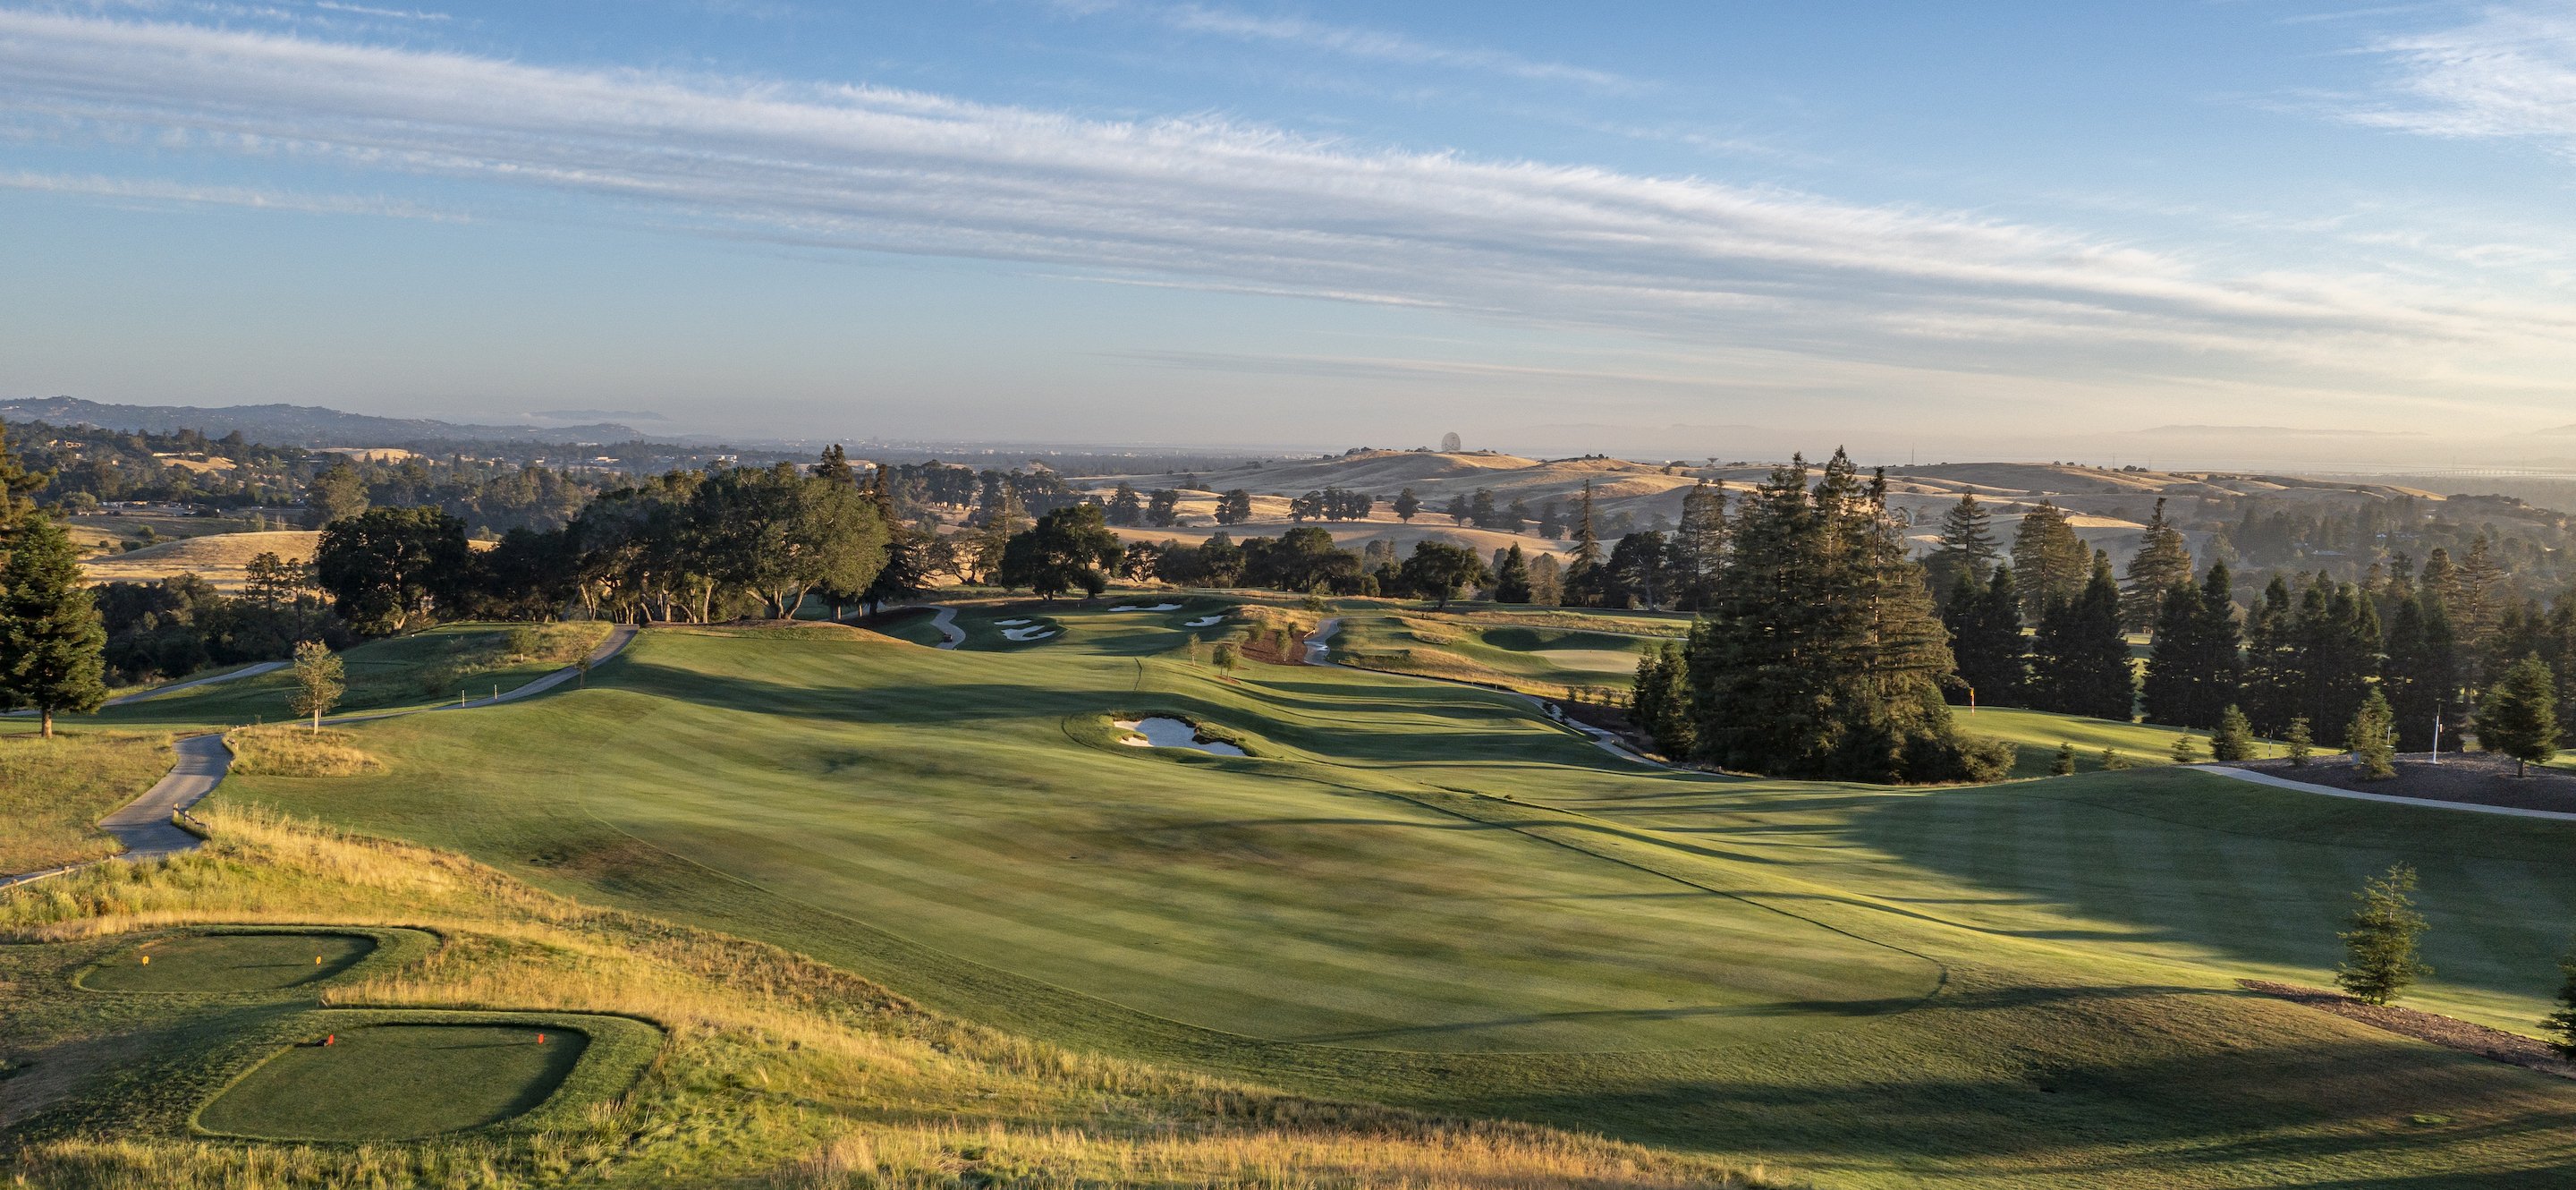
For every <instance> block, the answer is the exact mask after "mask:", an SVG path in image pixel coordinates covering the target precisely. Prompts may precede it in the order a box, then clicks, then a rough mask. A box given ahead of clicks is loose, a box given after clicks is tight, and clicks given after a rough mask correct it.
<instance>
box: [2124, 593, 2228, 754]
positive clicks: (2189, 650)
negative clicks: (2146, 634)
mask: <svg viewBox="0 0 2576 1190" xmlns="http://www.w3.org/2000/svg"><path fill="white" fill-rule="evenodd" d="M2238 643H2239V636H2238V630H2237V627H2236V600H2235V596H2234V594H2233V591H2232V590H2231V581H2230V578H2229V575H2228V571H2227V564H2226V563H2224V562H2220V563H2213V564H2212V565H2211V566H2210V568H2209V574H2208V575H2207V576H2206V577H2205V578H2204V579H2203V580H2202V582H2201V585H2200V587H2199V588H2198V589H2196V590H2195V589H2194V588H2192V587H2190V586H2189V585H2184V586H2178V587H2175V588H2174V589H2173V591H2172V592H2171V593H2170V594H2169V595H2168V596H2167V597H2166V598H2165V599H2163V600H2162V601H2160V604H2159V606H2158V608H2157V611H2156V632H2155V643H2154V644H2153V646H2152V647H2151V649H2150V652H2149V654H2148V658H2147V674H2146V681H2145V683H2144V684H2143V691H2142V692H2143V694H2144V697H2145V702H2146V712H2147V720H2148V721H2149V722H2151V723H2170V724H2173V725H2175V726H2178V727H2201V728H2208V727H2215V726H2217V725H2218V718H2219V714H2220V712H2222V711H2224V710H2225V709H2226V708H2228V707H2230V706H2233V705H2235V704H2236V703H2237V701H2238V700H2239V699H2240V698H2241V697H2242V696H2243V691H2242V689H2241V687H2242V685H2243V681H2244V677H2243V665H2244V662H2243V659H2242V657H2241V656H2240V655H2239V652H2238Z"/></svg>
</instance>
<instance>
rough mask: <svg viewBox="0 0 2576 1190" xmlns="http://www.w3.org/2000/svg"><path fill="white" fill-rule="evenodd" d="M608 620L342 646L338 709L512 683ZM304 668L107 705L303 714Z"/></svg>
mask: <svg viewBox="0 0 2576 1190" xmlns="http://www.w3.org/2000/svg"><path fill="white" fill-rule="evenodd" d="M608 631H609V626H608V625H607V624H605V623H602V622H597V621H591V622H579V623H558V624H540V625H498V624H449V625H442V626H440V627H437V628H431V629H428V630H426V631H422V632H415V633H411V634H409V635H406V636H396V637H388V638H386V639H384V640H376V641H369V642H367V643H365V644H362V645H358V646H356V647H354V648H350V649H348V650H346V651H344V652H342V653H341V654H340V659H341V664H342V666H343V667H344V669H345V671H346V673H347V681H348V691H347V693H346V694H345V695H344V696H343V697H342V698H341V700H340V702H339V705H338V706H337V707H335V708H334V709H333V713H334V714H343V713H347V712H352V711H373V710H388V709H392V708H397V707H409V706H427V705H435V704H437V703H443V702H454V701H456V700H457V698H458V696H459V695H460V694H462V695H470V696H472V697H476V698H480V697H484V696H486V695H489V694H490V693H491V692H492V691H493V690H494V689H495V688H497V689H501V690H509V689H512V688H514V687H517V686H520V685H523V684H525V683H527V682H529V681H531V680H534V679H536V678H539V677H542V676H544V675H546V674H549V673H552V672H554V671H555V670H558V669H561V668H563V667H564V666H566V665H569V664H571V663H572V662H573V661H574V660H575V659H577V658H579V657H580V656H581V655H582V654H584V653H587V652H589V651H590V650H591V649H592V648H594V647H596V646H597V645H598V643H599V641H600V640H601V639H603V638H605V637H606V636H607V634H608ZM294 689H295V676H294V674H293V673H292V672H291V671H289V670H283V669H280V670H272V671H270V672H268V673H264V674H261V675H259V676H257V677H251V678H242V679H240V680H237V681H231V682H218V683H214V684H212V685H206V686H194V687H190V688H188V689H186V690H177V691H173V692H171V693H169V694H166V695H162V696H160V697H158V698H150V699H145V700H143V701H141V702H132V703H127V704H125V705H123V706H116V707H109V708H107V709H106V710H103V711H101V712H99V714H98V721H99V722H101V723H104V724H111V725H144V724H150V725H169V726H229V725H232V724H241V723H252V722H265V723H275V722H278V721H280V720H284V719H292V718H294V717H295V712H294V709H293V705H292V703H291V702H290V698H291V696H292V694H293V692H294Z"/></svg>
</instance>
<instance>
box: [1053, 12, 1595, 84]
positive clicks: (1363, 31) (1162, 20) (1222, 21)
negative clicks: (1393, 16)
mask: <svg viewBox="0 0 2576 1190" xmlns="http://www.w3.org/2000/svg"><path fill="white" fill-rule="evenodd" d="M1060 7H1062V8H1064V9H1066V10H1067V11H1073V12H1079V13H1084V14H1091V13H1101V12H1116V13H1121V14H1125V15H1130V16H1136V17H1142V18H1144V19H1146V20H1150V21H1153V22H1155V23H1157V24H1160V25H1163V26H1165V27H1166V28H1170V29H1175V30H1179V31H1181V32H1183V33H1198V34H1205V35H1209V36H1214V37H1223V38H1229V39H1231V40H1235V41H1245V42H1264V43H1270V44H1275V45H1290V46H1297V47H1300V48H1303V49H1309V50H1316V51H1321V52H1324V53H1330V54H1339V55H1342V56H1344V57H1350V58H1360V59H1366V60H1369V61H1376V62H1389V63H1395V64H1398V65H1404V66H1437V67H1443V68H1448V69H1454V70H1472V71H1482V72H1485V73H1490V74H1498V75H1503V76H1506V77H1509V78H1516V79H1521V80H1524V81H1528V82H1541V83H1573V84H1577V85H1580V86H1585V87H1592V88H1596V89H1600V90H1613V91H1632V90H1636V89H1638V87H1639V84H1638V83H1636V82H1635V81H1634V80H1631V79H1628V78H1625V77H1622V76H1620V75H1617V74H1613V73H1611V72H1609V71H1606V70H1593V69H1590V68H1587V67H1581V66H1570V65H1567V64H1565V63H1562V62H1548V61H1543V60H1539V59H1533V58H1527V57H1523V56H1521V55H1519V54H1514V53H1510V52H1508V51H1505V50H1494V49H1484V48H1479V47H1474V46H1447V45H1436V44H1433V43H1430V42H1425V41H1422V40H1420V39H1417V38H1413V37H1407V36H1405V35H1403V34H1401V33H1391V32H1388V31H1385V30H1381V29H1369V28H1364V27H1361V26H1356V25H1336V24H1330V23H1326V22H1323V21H1315V20H1309V19H1307V18H1305V17H1297V16H1266V15H1261V14H1257V13H1249V12H1244V11H1241V10H1239V9H1232V8H1219V7H1214V6H1210V5H1203V4H1153V3H1131V2H1128V0H1070V2H1069V3H1066V4H1063V5H1060Z"/></svg>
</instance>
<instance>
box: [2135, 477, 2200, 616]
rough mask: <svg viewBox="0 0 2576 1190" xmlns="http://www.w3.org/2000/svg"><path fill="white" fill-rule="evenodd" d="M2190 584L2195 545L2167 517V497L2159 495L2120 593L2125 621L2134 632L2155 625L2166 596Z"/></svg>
mask: <svg viewBox="0 0 2576 1190" xmlns="http://www.w3.org/2000/svg"><path fill="white" fill-rule="evenodd" d="M2190 585H2191V547H2190V546H2188V545H2186V544H2185V543H2184V541H2183V537H2182V531H2181V530H2179V529H2176V528H2174V527H2173V525H2172V524H2171V523H2169V522H2167V521H2166V520H2165V502H2164V498H2163V497H2161V496H2160V497H2157V499H2156V514H2155V516H2154V517H2153V518H2151V519H2149V520H2148V522H2147V531H2146V534H2145V536H2144V537H2143V538H2141V539H2140V540H2139V542H2138V552H2137V553H2136V554H2135V555H2134V556H2132V557H2131V558H2130V559H2129V569H2128V584H2127V586H2125V587H2124V588H2123V589H2122V590H2121V592H2120V620H2121V623H2122V624H2123V625H2125V626H2126V627H2127V628H2128V629H2129V630H2130V631H2132V632H2137V631H2143V630H2146V629H2150V628H2154V627H2155V626H2157V625H2158V624H2159V623H2160V622H2161V616H2160V613H2161V612H2162V610H2163V608H2164V602H2165V597H2166V596H2167V595H2168V594H2171V593H2172V591H2173V590H2174V588H2176V587H2189V586H2190Z"/></svg>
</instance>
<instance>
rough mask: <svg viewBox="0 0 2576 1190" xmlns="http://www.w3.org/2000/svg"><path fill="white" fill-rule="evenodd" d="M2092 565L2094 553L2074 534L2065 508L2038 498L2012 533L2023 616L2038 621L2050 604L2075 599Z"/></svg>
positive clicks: (2016, 583) (2032, 621)
mask: <svg viewBox="0 0 2576 1190" xmlns="http://www.w3.org/2000/svg"><path fill="white" fill-rule="evenodd" d="M2092 566H2093V552H2092V551H2091V550H2089V549H2087V548H2085V545H2084V541H2083V539H2082V538H2079V537H2077V536H2076V535H2075V527H2074V526H2073V525H2071V524H2069V523H2067V520H2066V513H2065V511H2064V510H2063V509H2060V508H2058V507H2057V506H2056V505H2055V504H2052V503H2049V502H2048V501H2046V500H2042V501H2040V502H2039V503H2038V504H2037V505H2036V506H2034V507H2033V508H2032V509H2031V510H2030V511H2029V512H2028V513H2025V514H2023V516H2022V518H2021V527H2020V528H2019V529H2017V530H2015V531H2014V532H2013V547H2012V567H2013V582H2014V584H2015V585H2016V586H2017V587H2019V588H2020V590H2021V614H2022V619H2023V620H2024V621H2027V622H2030V623H2039V622H2041V621H2043V620H2045V619H2046V618H2047V615H2048V609H2049V606H2050V605H2052V604H2060V603H2073V602H2075V600H2076V599H2077V598H2078V597H2080V596H2082V595H2083V593H2084V584H2085V582H2086V580H2088V579H2089V578H2090V577H2091V576H2092Z"/></svg>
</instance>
